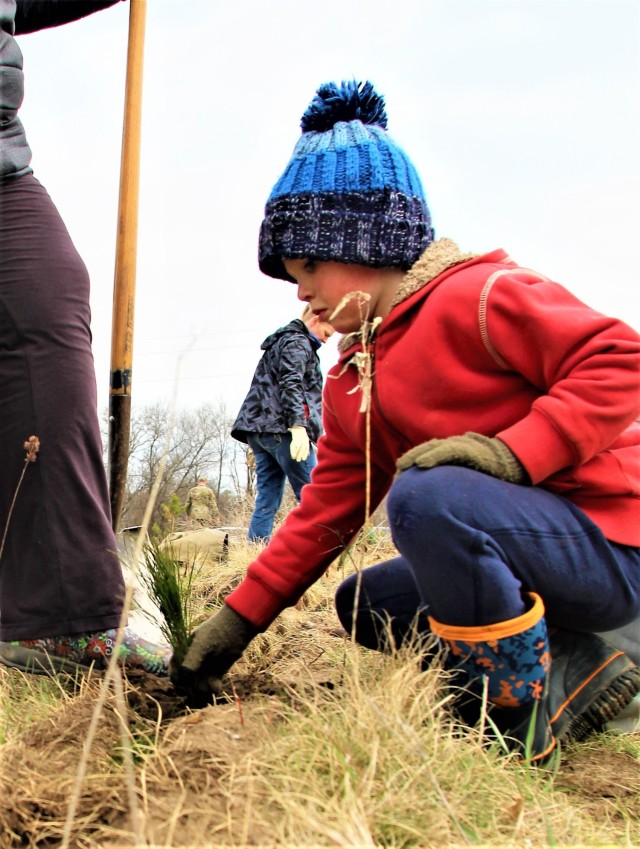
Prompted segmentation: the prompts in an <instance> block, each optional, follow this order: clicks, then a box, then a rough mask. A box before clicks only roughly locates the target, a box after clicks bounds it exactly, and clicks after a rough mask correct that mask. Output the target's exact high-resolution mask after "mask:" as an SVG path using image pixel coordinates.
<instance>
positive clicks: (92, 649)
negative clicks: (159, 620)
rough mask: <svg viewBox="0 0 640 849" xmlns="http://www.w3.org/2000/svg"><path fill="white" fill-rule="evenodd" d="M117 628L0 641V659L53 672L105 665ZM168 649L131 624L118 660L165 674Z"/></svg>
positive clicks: (19, 666) (27, 669)
mask: <svg viewBox="0 0 640 849" xmlns="http://www.w3.org/2000/svg"><path fill="white" fill-rule="evenodd" d="M117 634H118V632H117V629H116V628H109V629H107V630H106V631H99V632H97V633H92V634H74V635H73V636H71V637H43V638H42V639H39V640H14V641H12V642H0V663H3V664H4V665H5V666H11V667H13V668H15V669H21V670H22V671H23V672H35V673H39V674H45V675H55V674H57V673H58V672H68V673H72V674H73V673H77V672H86V671H87V668H88V667H90V666H94V667H95V668H96V669H105V668H106V667H107V665H108V663H109V659H110V657H111V656H112V654H113V650H114V647H115V644H116V637H117ZM170 659H171V649H170V648H169V647H168V646H161V645H157V644H155V643H150V642H148V641H147V640H144V639H143V638H142V637H140V636H138V634H136V633H135V632H134V631H132V630H131V628H128V627H127V628H125V629H124V636H123V640H122V644H121V645H120V647H119V652H118V660H119V661H120V663H121V664H122V665H123V666H124V667H125V668H132V667H133V668H137V669H144V670H145V671H146V672H151V673H153V674H154V675H159V676H161V677H166V676H167V675H168V671H169V660H170Z"/></svg>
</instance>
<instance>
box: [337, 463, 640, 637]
mask: <svg viewBox="0 0 640 849" xmlns="http://www.w3.org/2000/svg"><path fill="white" fill-rule="evenodd" d="M387 510H388V514H389V523H390V526H391V532H392V535H393V540H394V543H395V545H396V547H397V549H398V551H399V553H400V556H399V557H397V558H395V559H393V560H390V561H387V562H386V563H381V564H379V565H376V566H372V567H370V568H368V569H364V570H363V571H362V573H361V575H360V576H359V578H358V576H357V575H352V576H350V577H349V578H348V579H347V580H346V581H344V582H343V583H342V584H341V585H340V587H339V588H338V591H337V594H336V607H337V611H338V616H339V618H340V620H341V622H342V624H343V625H344V627H345V628H346V630H347V631H349V632H350V633H351V630H352V625H353V618H354V613H355V614H356V638H357V639H358V642H360V643H362V644H363V645H366V646H368V647H370V648H377V649H383V648H385V641H386V640H387V639H388V638H389V636H390V635H391V636H392V638H393V641H394V642H395V643H396V644H398V643H400V642H402V639H403V637H404V635H406V634H407V631H408V629H409V628H410V627H411V626H412V624H413V625H416V624H417V628H418V630H419V631H421V632H426V631H428V629H429V624H428V620H427V615H431V616H433V617H434V618H435V619H436V620H437V621H439V622H443V623H446V624H448V625H458V626H471V625H489V624H493V623H496V622H503V621H505V620H507V619H512V618H514V617H516V616H520V615H521V614H522V613H524V611H525V609H526V606H525V601H524V600H523V594H524V593H525V592H527V591H535V592H537V593H538V594H539V595H540V596H541V597H542V599H543V602H544V605H545V609H546V618H547V622H548V623H549V624H550V625H552V626H557V627H562V628H566V629H569V630H575V631H606V630H610V629H614V628H618V627H621V626H622V625H625V624H626V623H628V622H631V621H632V620H634V619H635V618H637V617H638V615H639V614H640V549H639V548H634V547H630V546H625V545H618V544H616V543H612V542H610V541H609V540H607V539H606V538H605V537H604V536H603V535H602V532H601V531H600V530H599V529H598V527H597V526H596V525H595V524H594V523H593V522H592V521H591V520H590V519H589V518H588V517H587V516H586V515H585V514H584V513H583V512H582V511H581V510H579V509H578V508H577V507H575V506H573V505H572V504H571V502H569V501H567V500H566V499H565V498H562V497H560V496H557V495H553V494H551V493H549V492H546V491H545V490H543V489H540V488H538V487H526V486H517V485H515V484H510V483H505V482H504V481H500V480H496V479H495V478H492V477H490V476H489V475H485V474H482V473H480V472H476V471H473V470H471V469H466V468H463V467H457V466H440V467H438V468H435V469H431V470H428V471H425V470H422V469H418V468H412V469H409V470H407V471H406V472H403V473H402V474H401V475H400V476H399V477H398V478H397V479H396V481H395V482H394V484H393V487H392V489H391V491H390V493H389V496H388V500H387ZM389 620H391V624H392V628H391V632H389V629H388V626H387V623H388V622H389Z"/></svg>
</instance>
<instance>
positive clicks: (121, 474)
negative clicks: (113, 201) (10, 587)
mask: <svg viewBox="0 0 640 849" xmlns="http://www.w3.org/2000/svg"><path fill="white" fill-rule="evenodd" d="M129 4H130V5H129V42H128V50H127V76H126V88H125V103H124V123H123V131H122V158H121V163H120V197H119V204H118V230H117V237H116V261H115V272H114V281H113V318H112V326H111V374H110V380H109V491H110V499H111V523H112V525H113V529H114V530H117V529H118V523H119V521H120V514H121V513H122V506H123V503H124V496H125V491H126V485H127V466H128V462H129V440H130V433H131V378H132V365H133V319H134V306H135V289H136V260H137V247H138V193H139V185H140V128H141V124H142V120H141V117H142V67H143V54H144V35H145V23H146V12H147V0H129Z"/></svg>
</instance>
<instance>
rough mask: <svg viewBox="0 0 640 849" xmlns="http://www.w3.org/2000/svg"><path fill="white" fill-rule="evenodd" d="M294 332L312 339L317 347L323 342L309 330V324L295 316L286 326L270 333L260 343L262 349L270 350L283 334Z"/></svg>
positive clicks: (312, 342) (287, 334)
mask: <svg viewBox="0 0 640 849" xmlns="http://www.w3.org/2000/svg"><path fill="white" fill-rule="evenodd" d="M292 333H298V334H299V335H300V336H304V337H305V338H306V339H309V340H311V344H312V345H313V346H314V348H316V349H317V348H319V347H320V345H321V344H322V343H321V342H320V340H319V339H317V338H316V337H315V336H314V335H313V334H312V333H310V332H309V329H308V328H307V325H306V324H305V323H304V321H302V319H301V318H294V319H293V321H290V322H289V324H286V325H285V326H284V327H279V328H278V329H277V330H274V331H273V333H270V334H269V335H268V336H267V338H266V339H265V340H264V342H263V343H262V345H260V350H262V351H267V350H269V348H272V347H273V346H274V345H275V344H276V343H277V341H278V340H279V339H280V338H281V337H282V336H289V337H291V334H292Z"/></svg>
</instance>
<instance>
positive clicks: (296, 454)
mask: <svg viewBox="0 0 640 849" xmlns="http://www.w3.org/2000/svg"><path fill="white" fill-rule="evenodd" d="M289 433H290V434H291V447H290V449H289V450H290V451H291V459H292V460H297V461H298V462H299V463H301V462H302V461H303V460H306V459H307V457H308V456H309V452H310V451H311V443H310V442H309V434H308V433H307V429H306V427H303V426H302V425H294V426H293V427H290V428H289Z"/></svg>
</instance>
